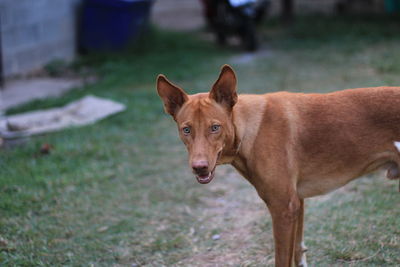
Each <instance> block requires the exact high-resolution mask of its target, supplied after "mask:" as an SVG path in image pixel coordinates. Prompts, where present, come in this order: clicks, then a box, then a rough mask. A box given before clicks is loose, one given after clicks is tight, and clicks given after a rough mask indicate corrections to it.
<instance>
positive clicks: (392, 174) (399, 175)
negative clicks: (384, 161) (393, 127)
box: [386, 142, 400, 180]
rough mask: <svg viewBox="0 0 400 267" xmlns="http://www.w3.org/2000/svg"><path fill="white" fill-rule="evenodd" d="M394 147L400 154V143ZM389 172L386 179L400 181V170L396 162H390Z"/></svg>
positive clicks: (396, 143) (395, 143)
mask: <svg viewBox="0 0 400 267" xmlns="http://www.w3.org/2000/svg"><path fill="white" fill-rule="evenodd" d="M394 146H395V147H396V148H397V150H398V151H399V152H400V142H394ZM387 168H388V169H387V172H386V177H387V178H389V179H391V180H394V179H400V169H399V165H398V163H396V162H394V161H393V162H390V163H389V164H388V167H387Z"/></svg>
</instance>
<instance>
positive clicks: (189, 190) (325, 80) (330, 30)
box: [0, 17, 400, 266]
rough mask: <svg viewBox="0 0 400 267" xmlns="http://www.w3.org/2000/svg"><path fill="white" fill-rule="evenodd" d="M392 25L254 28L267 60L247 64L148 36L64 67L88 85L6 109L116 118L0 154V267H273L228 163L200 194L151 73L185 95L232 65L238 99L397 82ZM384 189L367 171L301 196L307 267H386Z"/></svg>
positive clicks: (165, 35) (397, 219)
mask: <svg viewBox="0 0 400 267" xmlns="http://www.w3.org/2000/svg"><path fill="white" fill-rule="evenodd" d="M316 22H318V23H316ZM399 26H400V22H399V21H398V20H397V21H396V20H395V19H388V18H369V19H364V18H356V19H350V18H335V19H333V18H331V19H329V18H317V17H313V18H301V19H299V20H298V21H297V23H296V24H295V25H293V26H291V27H288V28H285V27H283V26H281V25H279V24H278V23H276V22H271V23H269V24H267V25H265V26H263V27H262V29H260V32H261V35H262V37H263V40H264V43H265V46H266V48H265V50H266V52H263V53H260V54H258V55H257V56H255V57H254V59H253V60H252V61H249V62H247V63H243V61H241V58H242V57H243V55H242V54H240V53H239V52H238V51H236V50H235V49H234V48H230V49H222V48H217V47H215V46H214V44H213V43H209V42H207V41H205V40H202V39H201V38H200V37H198V33H187V34H179V33H172V32H166V31H159V30H152V32H151V34H150V35H147V36H146V37H144V38H145V40H144V41H145V42H143V44H142V45H137V46H136V47H133V48H131V49H129V50H127V51H124V52H123V53H120V54H108V55H88V56H86V57H84V58H82V59H80V60H79V61H78V62H77V63H76V66H74V67H76V68H84V67H87V66H88V67H90V68H92V69H93V70H94V71H95V72H96V73H97V74H98V75H99V77H101V79H100V81H99V82H97V83H96V84H93V85H89V86H86V87H85V88H83V89H82V90H75V91H72V92H70V93H68V94H67V95H65V96H64V97H62V98H57V99H46V100H41V101H34V102H32V103H29V104H28V105H24V106H22V107H17V108H15V109H12V110H9V111H8V114H12V113H18V112H22V111H27V110H33V109H38V108H48V107H54V106H59V105H63V104H65V103H68V102H69V101H71V100H75V99H78V98H79V97H82V96H83V95H86V94H94V95H97V96H101V97H107V98H111V99H114V100H117V101H120V102H122V103H124V104H126V105H127V107H128V109H127V111H125V112H123V113H121V114H118V115H115V116H113V117H111V118H107V119H106V120H103V121H101V122H99V123H97V124H95V125H92V126H86V127H82V128H75V129H68V130H65V131H62V132H58V133H53V134H47V135H42V136H38V137H34V138H31V139H29V140H26V142H24V143H23V144H22V145H19V146H17V147H13V148H9V149H2V150H0V237H1V238H2V239H3V240H5V241H6V243H7V245H6V246H5V245H3V246H2V245H1V241H0V265H2V266H90V265H91V264H93V265H94V266H131V265H132V264H138V265H146V266H162V265H165V266H173V265H175V266H204V265H206V264H214V265H216V264H220V265H222V266H263V265H265V264H267V265H271V264H272V263H273V254H272V253H273V246H272V236H271V221H270V218H269V215H268V214H267V211H266V209H265V207H264V204H263V203H261V201H260V200H259V199H258V197H257V195H256V193H255V192H254V190H253V189H252V188H251V186H250V185H248V184H247V182H245V181H244V179H241V178H239V177H238V175H235V174H234V172H233V171H232V169H231V168H228V167H220V168H219V169H218V171H217V177H216V180H215V181H213V183H211V184H210V185H208V186H201V185H199V184H197V182H196V181H195V179H194V178H193V177H192V175H191V174H190V171H189V169H188V168H187V160H186V152H185V149H184V147H183V145H182V144H181V143H180V141H179V139H178V137H177V133H176V128H175V125H174V123H173V121H172V120H171V118H169V117H168V116H167V115H165V114H164V113H163V109H162V105H161V101H160V100H159V98H158V96H157V94H156V92H155V77H156V75H157V74H158V73H164V74H166V75H167V76H168V77H169V78H170V79H171V80H173V81H174V82H176V83H177V84H179V85H181V86H182V87H183V88H185V89H186V90H187V91H189V92H199V91H205V90H209V88H210V85H211V84H212V83H213V81H214V79H215V78H216V77H217V75H218V71H219V67H220V66H221V65H222V64H224V63H229V64H231V65H232V66H233V67H234V68H235V69H236V71H237V75H238V79H239V91H240V92H242V93H250V92H254V93H264V92H271V91H277V90H289V91H304V92H311V91H314V92H328V91H332V90H337V89H344V88H351V87H365V86H376V85H400V60H399V59H400V35H399V34H398V29H399ZM240 62H242V63H240ZM44 143H49V144H52V145H53V146H54V150H53V151H52V153H51V154H50V155H46V156H44V155H40V153H38V152H39V149H40V146H41V145H42V144H44ZM396 191H397V184H396V183H395V182H391V181H388V180H386V179H383V178H377V177H376V176H371V177H368V178H364V179H361V180H358V181H356V182H354V183H352V184H351V185H349V186H347V187H345V189H343V190H339V191H337V192H335V193H333V194H331V195H329V196H328V197H329V199H328V200H327V199H326V198H322V199H315V200H313V199H312V200H309V201H308V203H307V205H308V210H307V217H306V221H307V229H306V243H307V245H308V247H309V251H310V252H309V263H311V266H327V265H329V266H398V265H399V264H400V261H399V253H398V251H400V232H399V230H398V229H400V212H399V209H398V205H397V203H398V198H399V195H398V193H397V192H396ZM215 234H219V235H220V236H221V238H220V239H219V240H213V239H212V236H213V235H215Z"/></svg>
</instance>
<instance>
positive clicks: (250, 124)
mask: <svg viewBox="0 0 400 267" xmlns="http://www.w3.org/2000/svg"><path fill="white" fill-rule="evenodd" d="M265 107H266V98H265V96H264V95H239V97H238V102H237V103H236V105H235V106H234V107H233V110H232V121H233V125H234V129H235V133H234V141H233V142H232V144H229V145H228V146H227V147H226V148H225V149H224V153H223V157H222V158H223V160H222V162H223V163H222V164H227V163H229V164H232V165H234V166H235V165H242V164H240V163H238V162H239V161H240V158H246V157H248V156H249V155H250V154H251V150H252V146H253V142H254V140H255V139H256V136H257V134H258V131H259V127H260V125H261V121H262V118H263V115H264V111H265ZM235 167H236V166H235Z"/></svg>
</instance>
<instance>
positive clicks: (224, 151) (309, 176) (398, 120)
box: [157, 65, 400, 266]
mask: <svg viewBox="0 0 400 267" xmlns="http://www.w3.org/2000/svg"><path fill="white" fill-rule="evenodd" d="M157 89H158V93H159V95H160V97H161V98H162V100H163V102H164V105H165V110H166V111H167V112H168V113H169V114H171V115H172V116H173V117H174V119H175V121H176V122H177V125H178V128H179V130H180V131H179V132H180V137H181V138H182V140H183V142H184V143H185V145H186V147H187V149H188V152H189V163H190V165H191V166H192V168H193V171H194V173H195V174H196V176H197V177H198V179H200V180H199V182H202V183H208V182H210V181H211V180H212V178H213V177H214V169H215V167H216V165H218V164H225V163H230V164H232V165H233V166H234V167H235V168H236V169H237V170H238V171H239V172H240V173H241V174H242V175H243V176H244V177H245V178H246V179H247V180H248V181H249V182H250V183H251V184H253V185H254V187H255V188H256V190H257V192H258V194H259V196H260V197H261V198H262V199H263V200H264V201H265V203H266V204H267V206H268V208H269V210H270V213H271V216H272V220H273V230H274V238H275V264H276V266H292V265H296V266H301V264H304V263H305V261H304V260H305V258H303V257H305V255H304V251H305V249H304V247H303V246H302V238H303V214H304V198H307V197H312V196H316V195H320V194H325V193H327V192H329V191H332V190H334V189H336V188H338V187H341V186H343V185H345V184H346V183H348V182H349V181H351V180H353V179H355V178H357V177H360V176H362V175H364V174H366V173H369V172H371V171H374V170H376V169H378V168H381V167H386V168H388V172H387V176H388V178H390V179H399V178H400V177H399V176H400V174H399V166H400V154H399V151H398V150H397V149H396V147H395V146H394V142H395V141H400V87H375V88H360V89H350V90H344V91H339V92H334V93H329V94H301V93H288V92H278V93H272V94H265V95H240V96H239V97H238V96H237V95H236V76H235V74H234V72H233V70H232V69H231V68H230V67H229V66H227V65H225V66H224V67H223V68H222V71H221V74H220V77H219V79H218V80H217V81H216V83H215V84H214V86H213V88H212V90H211V92H210V93H202V94H196V95H187V94H186V93H185V92H184V91H183V90H182V89H180V88H179V87H177V86H175V85H173V84H172V83H170V82H169V81H168V80H167V79H166V78H165V77H164V76H162V75H160V76H159V78H158V81H157ZM213 125H214V126H213ZM215 125H219V126H220V127H219V128H218V127H215ZM185 127H189V129H190V130H189V131H190V133H189V134H186V133H183V128H185ZM214 128H218V131H214V130H213V129H214ZM186 131H187V129H186ZM199 164H200V167H201V170H200V168H199ZM207 175H208V176H207ZM206 176H207V178H201V177H206ZM199 177H200V178H199ZM302 258H303V260H302Z"/></svg>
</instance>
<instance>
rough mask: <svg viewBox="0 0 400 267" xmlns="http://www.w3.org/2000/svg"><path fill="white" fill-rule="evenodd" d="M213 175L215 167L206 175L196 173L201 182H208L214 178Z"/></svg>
mask: <svg viewBox="0 0 400 267" xmlns="http://www.w3.org/2000/svg"><path fill="white" fill-rule="evenodd" d="M214 175H215V168H214V169H213V170H212V171H211V172H210V173H208V174H207V175H204V176H200V175H196V179H197V181H198V182H199V183H201V184H208V183H209V182H211V180H212V179H213V178H214Z"/></svg>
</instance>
